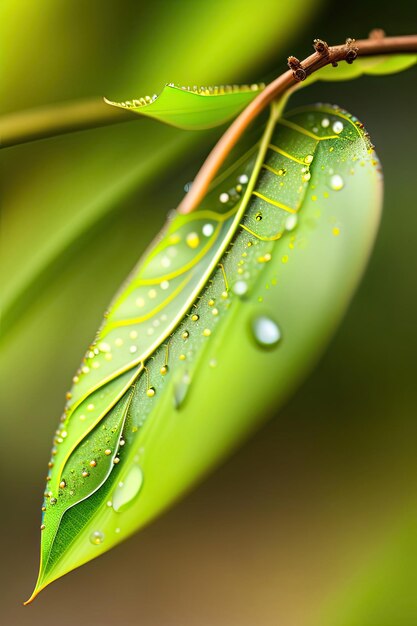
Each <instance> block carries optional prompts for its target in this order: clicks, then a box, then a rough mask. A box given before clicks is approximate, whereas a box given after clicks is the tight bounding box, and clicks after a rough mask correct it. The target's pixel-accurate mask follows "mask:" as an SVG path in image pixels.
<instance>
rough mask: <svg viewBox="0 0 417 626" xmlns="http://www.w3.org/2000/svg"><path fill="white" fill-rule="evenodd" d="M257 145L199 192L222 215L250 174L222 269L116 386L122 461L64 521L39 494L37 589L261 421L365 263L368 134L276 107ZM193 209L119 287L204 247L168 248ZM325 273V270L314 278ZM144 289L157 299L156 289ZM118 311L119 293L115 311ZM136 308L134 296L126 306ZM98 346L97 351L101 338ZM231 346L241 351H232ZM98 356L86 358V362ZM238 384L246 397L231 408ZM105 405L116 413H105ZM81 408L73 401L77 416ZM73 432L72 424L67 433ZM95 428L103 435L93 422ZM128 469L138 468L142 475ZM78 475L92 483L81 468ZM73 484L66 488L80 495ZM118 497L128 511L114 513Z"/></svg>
mask: <svg viewBox="0 0 417 626" xmlns="http://www.w3.org/2000/svg"><path fill="white" fill-rule="evenodd" d="M323 122H324V123H323ZM327 122H328V123H327ZM315 128H316V129H319V128H320V131H319V130H316V131H315V130H314V129H315ZM328 129H330V130H328ZM260 146H262V148H259V152H258V155H257V160H256V166H255V165H251V168H252V169H251V170H250V169H249V170H248V171H247V172H246V171H245V170H244V169H243V174H242V173H241V174H240V176H238V177H237V176H236V171H234V170H233V169H232V170H231V172H230V179H226V180H224V179H223V180H221V183H220V186H219V187H217V186H215V187H214V188H213V190H212V191H213V195H212V196H209V197H208V199H207V201H208V202H210V203H211V204H214V199H215V198H216V197H217V203H216V204H215V205H214V207H212V210H213V209H214V210H215V211H217V212H220V213H221V212H222V211H224V207H222V206H221V205H222V204H223V203H222V201H221V199H220V198H221V195H222V194H224V193H227V195H228V198H229V200H230V197H231V195H232V190H231V189H230V188H228V184H229V183H230V180H236V178H237V179H238V181H239V180H240V179H241V177H242V176H244V177H246V178H247V179H248V180H247V181H246V182H247V183H248V187H247V193H246V192H245V193H244V194H243V199H241V200H240V201H239V199H237V201H236V202H235V204H234V205H233V206H234V207H235V214H236V216H237V217H236V220H235V221H234V235H233V242H232V237H231V236H230V233H228V234H227V235H226V234H225V235H224V238H225V241H227V242H229V243H227V247H226V249H222V250H220V248H219V250H220V253H219V255H220V256H219V258H221V265H220V266H216V269H214V271H213V267H211V266H210V267H211V274H210V276H211V278H210V280H209V281H208V280H207V276H206V275H205V274H204V272H201V276H203V278H202V283H201V293H200V295H199V296H198V297H197V298H196V296H195V294H194V295H192V296H190V299H189V301H188V303H187V307H188V311H189V313H188V314H187V315H185V317H184V316H183V318H182V319H181V320H180V321H177V322H176V325H175V328H174V329H170V331H169V332H170V333H171V334H170V335H169V337H170V339H169V344H166V343H164V342H165V340H166V339H167V335H166V333H165V334H163V333H162V334H161V335H160V337H159V340H158V343H157V346H156V347H154V348H153V351H152V352H151V353H150V355H151V358H147V357H146V356H145V353H143V354H141V356H140V360H141V361H142V362H143V361H145V359H146V361H145V362H146V367H145V366H144V367H143V369H141V370H140V375H139V376H137V377H136V378H135V379H131V382H130V383H129V388H128V389H127V391H124V392H121V394H122V395H121V396H120V398H121V399H120V401H121V402H126V395H127V394H131V393H133V396H132V401H131V403H130V404H129V409H128V413H127V417H126V420H125V422H123V424H124V425H123V426H122V429H123V433H122V440H123V446H121V447H120V446H119V448H118V450H117V455H118V456H117V458H119V460H120V462H118V463H117V464H116V465H115V466H113V467H112V469H111V470H110V473H108V474H107V480H105V481H104V483H103V481H101V482H100V481H96V482H94V481H93V486H94V490H92V491H91V494H90V496H89V497H87V498H86V499H84V500H83V501H81V502H79V501H78V502H76V501H74V502H73V503H72V504H71V506H69V507H66V508H65V506H64V508H61V513H62V515H61V516H60V517H59V519H58V517H57V516H56V518H55V522H54V518H53V517H51V509H53V511H52V514H53V515H54V516H55V515H56V513H55V512H56V511H57V510H58V509H59V507H60V503H59V502H54V504H53V505H52V507H51V503H50V498H51V496H49V501H48V498H47V501H46V503H45V506H46V512H45V520H46V527H47V529H46V534H45V531H44V535H43V541H42V544H43V550H44V554H46V555H47V557H46V561H45V563H44V565H43V571H42V572H41V576H40V579H39V581H38V585H37V589H36V591H35V593H36V592H37V591H39V590H40V589H41V588H43V587H44V586H46V585H47V584H49V582H51V581H52V580H54V579H56V578H57V577H59V576H62V575H63V574H65V573H66V572H67V571H69V570H70V569H73V568H74V567H76V566H78V565H80V564H81V563H83V562H86V561H88V560H90V559H91V558H94V557H95V556H98V555H99V554H101V553H102V552H104V551H105V550H107V549H109V548H110V547H112V546H113V545H115V544H116V543H118V542H119V541H120V540H122V539H124V538H126V537H127V536H129V535H130V534H131V533H132V532H134V531H135V530H137V529H138V528H139V527H141V526H143V525H144V524H146V523H147V522H148V521H149V520H150V519H152V518H153V517H154V516H155V515H157V514H158V513H159V512H160V511H161V510H163V509H164V508H165V507H166V506H168V505H169V504H170V503H171V502H172V501H173V500H174V499H176V498H177V497H178V496H179V495H180V494H181V493H182V492H183V491H184V490H186V489H187V488H189V487H190V486H191V484H194V482H195V481H196V480H198V479H199V478H200V477H201V475H203V474H204V473H205V472H207V471H208V469H209V468H211V467H212V466H213V465H214V464H215V463H216V462H217V461H218V459H219V458H222V457H223V456H224V455H225V453H226V452H227V451H228V450H230V449H231V447H233V446H234V445H236V443H237V442H238V441H240V440H241V439H242V438H243V437H244V436H246V435H247V434H248V432H249V431H250V430H251V429H253V427H254V426H255V425H256V423H257V422H258V421H259V413H260V407H266V406H268V405H269V404H271V403H272V402H274V401H275V402H276V401H279V402H280V403H281V402H282V401H283V400H284V399H285V398H286V397H287V395H288V393H289V392H290V390H291V389H292V388H293V387H294V386H295V385H296V384H297V382H298V381H299V380H300V378H301V377H302V375H303V374H304V373H305V371H306V370H307V369H308V367H309V366H311V364H312V363H313V362H314V359H315V358H317V355H318V353H319V352H320V351H321V350H322V349H323V347H324V344H325V343H326V341H327V340H328V338H329V336H330V335H331V332H332V331H333V329H334V327H335V325H336V324H337V321H338V320H339V319H340V317H341V315H342V313H343V311H344V309H345V307H346V305H347V302H348V300H349V297H350V296H351V293H352V291H353V289H354V286H355V284H356V283H357V281H358V278H359V276H360V274H361V272H362V271H363V267H364V265H365V263H366V259H367V256H368V254H369V250H370V246H371V244H372V241H373V238H374V236H375V232H376V228H377V223H378V218H379V210H380V204H381V194H380V177H379V171H378V162H377V160H376V159H375V157H374V155H373V154H371V152H372V151H371V150H370V147H369V142H368V140H367V138H366V135H365V134H364V132H363V130H362V128H361V126H360V125H358V123H357V121H355V120H354V119H351V118H350V116H348V115H346V114H345V113H344V112H342V111H340V110H338V109H335V108H330V107H324V106H321V107H315V108H308V107H307V108H304V109H303V110H296V111H294V112H292V113H289V114H287V115H286V116H285V117H284V118H283V119H281V120H278V122H276V118H275V117H274V116H272V117H271V120H270V122H269V124H268V125H267V127H266V130H265V131H264V134H263V140H262V141H261V142H260ZM265 166H267V167H265ZM241 167H242V164H241V163H239V169H240V168H241ZM334 168H336V169H337V173H335V171H334ZM284 170H285V171H284ZM242 180H245V179H242ZM249 181H251V182H250V184H249ZM283 181H286V182H285V183H284V182H283ZM281 183H282V185H281ZM237 184H238V185H240V184H242V183H240V182H238V183H237ZM235 185H236V183H235ZM235 188H236V187H235ZM225 189H227V191H224V190H225ZM220 191H221V193H220V194H219V192H220ZM313 191H314V192H313ZM312 192H313V193H312ZM318 195H320V198H321V199H320V210H319V209H318V208H317V207H318V205H317V200H318ZM291 209H293V210H291ZM200 211H201V213H202V214H203V215H204V219H203V220H202V222H201V223H200V225H199V228H200V230H199V233H201V235H202V234H203V233H204V230H203V228H204V226H205V225H207V224H208V225H210V222H209V221H207V215H206V214H207V209H206V207H202V208H201V209H200ZM200 211H197V212H196V213H195V214H192V215H191V216H176V217H175V218H174V220H173V222H171V224H170V225H169V227H168V229H166V230H165V231H164V232H163V238H162V239H161V240H159V241H158V242H157V244H156V247H155V248H154V250H153V251H152V250H151V252H150V253H149V254H148V256H147V257H146V258H145V259H144V261H142V264H140V266H139V268H138V269H137V270H136V271H135V272H134V274H133V276H132V277H131V279H130V283H129V284H128V285H127V286H125V287H124V292H123V293H126V292H128V291H129V285H134V287H135V288H136V289H137V288H140V285H139V286H138V285H137V284H136V285H135V278H136V277H137V275H138V274H140V271H141V268H142V267H145V268H147V269H148V270H149V268H151V269H152V267H153V266H152V261H154V260H157V265H158V267H160V266H159V263H160V261H161V260H162V258H163V257H161V256H160V251H161V249H162V250H165V249H166V246H168V247H169V246H175V245H177V246H178V247H179V248H181V246H187V245H188V247H190V248H191V250H192V251H194V253H195V255H196V256H197V255H198V249H197V246H195V247H193V245H191V246H190V245H189V243H187V236H185V237H184V236H183V237H182V238H181V237H180V238H179V240H176V239H174V242H175V243H174V242H173V241H172V240H170V237H172V234H176V233H177V234H178V232H179V231H180V229H181V228H183V226H184V224H188V225H191V230H189V231H188V234H189V233H194V234H195V231H194V228H195V224H194V223H193V220H195V219H196V217H195V216H196V215H197V216H198V214H199V212H200ZM259 217H260V218H261V219H259ZM175 224H176V225H177V228H176V229H175V228H174V230H173V225H175ZM211 225H212V224H211ZM201 235H200V236H201ZM231 243H233V245H230V244H231ZM225 250H226V253H225ZM187 254H189V250H187ZM187 258H188V257H187ZM182 262H183V263H184V259H182ZM185 264H186V263H185ZM162 267H164V264H162ZM323 267H324V268H325V270H323ZM164 271H165V272H166V271H167V268H165V269H164ZM323 271H324V275H325V278H324V279H323V280H319V281H318V280H317V276H321V275H323ZM247 274H248V275H247ZM163 280H166V278H164V276H161V275H158V281H159V283H158V285H159V287H161V285H162V283H163ZM277 284H278V287H276V285H277ZM228 287H230V289H228ZM151 289H153V287H151ZM162 290H163V288H162ZM140 298H141V299H143V295H141V296H140ZM148 298H149V299H150V300H154V296H153V294H151V293H150V291H149V293H148ZM330 301H331V303H332V306H329V302H330ZM190 303H192V304H191V305H190ZM122 306H123V302H121V301H120V298H116V300H115V308H116V310H118V309H119V307H122ZM179 306H180V309H179V310H180V311H181V315H183V310H182V308H181V307H182V305H179ZM133 308H134V307H133V304H132V303H131V305H130V310H131V311H132V310H133ZM156 308H157V307H156ZM277 311H278V312H279V324H278V321H277V319H276V318H277V313H276V312H277ZM305 311H308V323H306V317H305ZM159 312H160V311H159V310H158V313H159ZM123 315H125V313H124V314H123ZM133 319H135V318H133ZM155 319H157V318H155V317H154V318H153V321H155ZM259 319H261V322H259ZM262 319H263V320H264V321H265V319H267V320H268V323H269V326H268V328H269V333H270V329H271V325H272V328H273V329H274V328H275V333H278V335H280V334H281V329H282V332H283V340H282V341H279V337H278V339H277V341H275V343H274V344H271V342H270V341H269V343H268V337H269V338H270V336H271V335H270V334H269V335H268V333H267V335H266V336H265V334H263V335H262V333H261V336H259V333H258V335H257V334H256V332H257V331H256V330H255V331H254V328H255V329H256V328H258V330H259V323H264V322H262ZM255 322H256V323H255ZM140 323H141V322H140ZM107 324H110V326H111V324H112V317H111V315H110V317H107V318H106V319H105V322H104V326H103V329H105V328H106V325H107ZM135 324H136V322H133V323H132V325H131V326H129V327H128V331H129V333H131V332H132V329H133V332H134V333H135V334H134V339H135V340H136V338H137V336H138V331H137V328H135ZM254 324H255V326H254ZM256 324H258V326H256ZM274 325H275V326H274ZM149 328H150V327H149ZM157 328H158V326H157ZM261 330H262V328H261ZM125 338H126V337H125ZM125 338H124V339H125ZM102 339H106V336H104V337H103V336H101V335H100V334H99V336H98V339H97V341H98V342H99V341H101V340H102ZM107 339H108V341H109V344H110V343H111V345H112V348H111V350H110V351H107V348H106V350H105V351H104V353H105V354H109V353H110V352H112V353H115V352H116V348H113V346H117V343H116V342H117V339H118V337H112V338H111V340H110V339H109V336H107ZM94 345H97V347H98V351H99V352H100V348H99V345H100V344H99V343H97V344H94ZM122 345H124V346H125V348H124V352H123V358H124V359H125V360H126V359H130V358H131V357H130V356H129V346H128V345H127V346H126V344H125V342H122ZM227 346H231V348H230V347H229V348H227ZM233 346H239V353H240V357H241V358H240V359H238V360H236V353H235V348H233ZM120 347H121V346H120ZM93 352H94V350H93ZM96 356H98V355H96ZM96 356H94V357H91V359H92V361H94V359H95V358H96ZM148 356H149V355H148ZM213 359H216V363H215V365H213ZM116 360H117V356H116ZM126 362H127V363H129V361H126ZM248 364H250V366H249V367H248ZM89 365H90V363H89ZM89 365H88V367H89ZM136 365H137V363H136ZM163 368H167V369H166V371H163ZM90 369H91V370H92V367H91V368H90ZM128 369H129V365H128ZM130 369H131V368H130ZM171 370H172V371H171ZM277 372H278V373H279V377H278V379H277V376H276V375H277ZM259 373H260V374H259ZM95 380H96V379H95ZM225 381H227V384H225ZM254 381H257V383H255V382H254ZM101 382H102V381H101ZM77 384H78V383H77ZM132 385H134V391H133V392H132ZM150 390H151V393H149V391H150ZM236 390H239V392H240V393H241V394H243V395H244V397H245V402H243V403H241V405H240V406H239V409H238V410H237V408H236V403H235V398H236V395H235V392H236ZM123 394H124V395H123ZM202 398H204V399H205V402H203V403H202ZM86 401H87V402H89V401H90V398H87V399H86ZM112 411H113V409H112V408H110V412H108V414H107V415H106V416H105V419H106V420H107V419H108V415H111V414H112ZM76 413H77V409H75V411H74V414H73V416H72V418H71V419H73V417H74V415H76ZM104 425H106V421H105V422H104ZM71 427H72V426H71V421H70V420H68V419H67V422H66V423H65V428H66V429H67V430H68V432H69V431H70V429H71ZM94 428H96V429H99V430H97V431H96V432H97V433H100V432H101V421H100V420H99V421H98V422H95V426H94ZM118 432H119V431H118ZM202 432H203V433H204V440H202V438H201V434H202ZM100 436H101V435H99V434H97V435H94V431H93V430H91V429H90V430H89V431H88V437H89V439H91V441H92V445H93V446H94V445H95V446H96V452H97V454H100V455H101V457H102V458H104V457H103V445H104V444H103V443H102V442H101V440H100V441H99V443H98V444H97V441H98V439H99V437H100ZM61 438H62V439H63V441H62V442H61V444H60V445H63V446H64V448H65V446H66V445H68V444H67V442H69V447H70V453H71V454H74V450H75V451H77V446H78V445H79V444H78V443H76V441H78V439H79V438H77V437H75V438H73V439H72V440H71V436H69V435H68V434H66V436H65V437H62V432H61ZM94 441H95V443H94ZM90 449H91V447H90ZM111 453H112V455H113V453H114V446H113V444H112V450H111ZM71 454H70V456H71ZM58 456H59V453H58ZM70 456H68V454H67V455H66V457H65V459H64V460H62V459H61V460H60V462H59V463H58V464H57V467H56V468H54V469H53V470H52V474H53V476H52V479H51V481H50V485H51V486H52V497H53V498H54V499H55V500H59V498H60V497H61V494H60V493H59V491H58V494H56V488H57V484H59V481H60V480H61V479H62V477H63V472H64V473H65V471H66V467H67V465H66V463H68V462H70V461H68V458H69V459H70ZM109 456H110V455H109ZM85 458H86V459H88V458H90V457H88V456H86V457H85ZM114 458H116V457H114V455H113V456H112V459H113V460H114ZM70 460H71V459H70ZM77 463H78V461H77V462H76V463H75V465H73V467H74V468H75V467H77V469H76V472H77V473H78V474H79V472H80V470H81V467H82V463H81V464H79V463H78V465H77ZM93 472H94V468H93V470H92V472H91V474H92V473H93ZM131 472H136V478H135V477H133V478H132V476H131ZM139 475H140V484H139V485H138V476H139ZM64 478H66V474H65V477H64ZM86 480H92V479H91V477H90V476H89V477H86ZM79 481H80V479H79V480H78V483H77V481H76V482H75V483H74V484H75V490H76V489H77V488H78V487H79V484H80V482H79ZM135 481H136V482H135ZM125 484H127V485H130V488H129V489H127V492H126V491H125V492H123V489H124V485H125ZM132 484H133V487H132ZM77 485H78V487H77ZM67 487H69V485H66V486H65V488H67ZM56 495H57V497H56ZM115 499H116V501H118V502H119V504H120V502H122V506H119V505H118V506H117V508H115V507H114V501H115ZM108 502H109V503H110V504H109V505H108ZM51 520H52V521H51ZM77 520H78V522H77ZM79 520H83V524H81V523H80V522H79ZM56 522H57V523H56ZM49 525H51V527H52V531H51V533H52V535H53V541H52V542H51V541H50V536H49V539H48V533H49V530H48V529H49ZM71 529H72V530H71ZM71 533H72V536H71ZM70 536H71V541H70V542H69V537H70ZM96 539H97V541H96ZM54 542H55V548H54V545H52V544H53V543H54ZM68 545H69V546H70V549H69V548H68ZM54 550H55V551H54ZM48 555H52V556H51V557H50V556H48Z"/></svg>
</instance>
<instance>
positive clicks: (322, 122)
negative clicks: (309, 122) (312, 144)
mask: <svg viewBox="0 0 417 626" xmlns="http://www.w3.org/2000/svg"><path fill="white" fill-rule="evenodd" d="M321 125H322V126H323V128H327V127H328V126H329V125H330V120H329V119H328V118H327V117H323V119H322V120H321Z"/></svg>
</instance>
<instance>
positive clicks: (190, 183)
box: [184, 182, 193, 193]
mask: <svg viewBox="0 0 417 626" xmlns="http://www.w3.org/2000/svg"><path fill="white" fill-rule="evenodd" d="M192 184H193V183H192V182H189V183H185V185H184V191H185V193H188V192H189V191H190V189H191V187H192Z"/></svg>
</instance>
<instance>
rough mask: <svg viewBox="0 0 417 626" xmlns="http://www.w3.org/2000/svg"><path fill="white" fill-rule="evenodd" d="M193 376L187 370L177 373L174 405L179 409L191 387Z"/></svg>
mask: <svg viewBox="0 0 417 626" xmlns="http://www.w3.org/2000/svg"><path fill="white" fill-rule="evenodd" d="M190 383H191V378H190V375H189V373H188V372H187V371H182V372H180V373H179V374H178V375H177V379H176V381H175V382H174V407H175V408H176V409H177V410H178V409H180V408H181V406H182V405H183V404H184V401H185V398H186V397H187V394H188V392H189V389H190Z"/></svg>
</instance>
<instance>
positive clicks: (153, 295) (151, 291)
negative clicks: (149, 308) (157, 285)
mask: <svg viewBox="0 0 417 626" xmlns="http://www.w3.org/2000/svg"><path fill="white" fill-rule="evenodd" d="M157 295H158V293H157V291H156V289H149V291H148V296H149V298H150V299H151V300H154V299H155V298H156V296H157Z"/></svg>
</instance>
